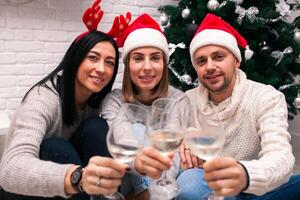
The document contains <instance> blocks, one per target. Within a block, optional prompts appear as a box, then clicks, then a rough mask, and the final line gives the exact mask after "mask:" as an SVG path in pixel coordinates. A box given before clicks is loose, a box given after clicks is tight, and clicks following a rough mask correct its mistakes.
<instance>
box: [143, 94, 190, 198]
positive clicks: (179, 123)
mask: <svg viewBox="0 0 300 200" xmlns="http://www.w3.org/2000/svg"><path fill="white" fill-rule="evenodd" d="M183 113H184V112H181V109H180V106H179V104H178V103H177V102H176V101H175V100H174V99H170V98H160V99H157V100H155V101H154V102H153V104H152V109H151V113H150V116H149V120H148V124H147V125H148V126H147V128H148V129H147V136H148V140H149V142H150V145H151V146H153V147H154V148H155V149H157V150H158V151H160V152H161V153H162V154H165V155H166V156H167V155H168V154H169V153H171V152H174V151H176V150H177V149H178V147H179V145H180V144H181V142H182V140H183V133H184V128H185V127H184V114H183ZM186 119H187V118H186ZM186 121H187V120H186ZM149 192H150V193H151V196H154V195H155V196H156V197H157V196H160V198H163V199H172V198H174V197H176V196H177V195H178V193H179V187H178V185H177V183H176V180H175V179H174V178H172V177H169V176H167V173H166V171H164V172H163V174H162V177H161V178H160V179H159V180H158V181H152V182H151V184H150V187H149Z"/></svg>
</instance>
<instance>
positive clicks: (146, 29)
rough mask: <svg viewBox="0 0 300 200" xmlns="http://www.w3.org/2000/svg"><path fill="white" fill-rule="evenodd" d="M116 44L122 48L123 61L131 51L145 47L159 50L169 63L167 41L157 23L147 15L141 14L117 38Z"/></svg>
mask: <svg viewBox="0 0 300 200" xmlns="http://www.w3.org/2000/svg"><path fill="white" fill-rule="evenodd" d="M116 42H117V44H118V46H119V47H123V53H122V58H123V61H124V60H125V58H126V56H127V55H128V53H130V52H131V51H132V50H133V49H136V48H138V47H145V46H149V47H156V48H159V49H161V50H162V51H163V53H164V54H165V57H166V60H167V62H168V61H169V47H168V42H167V39H166V37H165V35H164V34H163V32H162V30H161V29H160V27H159V25H158V23H157V22H156V21H155V20H154V19H153V18H152V17H150V16H149V15H148V14H142V15H140V16H139V17H138V18H136V19H135V20H134V21H133V22H132V23H131V24H130V25H129V26H128V27H127V28H126V30H125V31H124V32H123V34H122V35H121V36H119V37H117V39H116Z"/></svg>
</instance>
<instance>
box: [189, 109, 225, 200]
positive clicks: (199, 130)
mask: <svg viewBox="0 0 300 200" xmlns="http://www.w3.org/2000/svg"><path fill="white" fill-rule="evenodd" d="M208 106H209V107H210V110H211V113H210V115H209V116H207V115H205V116H201V115H199V113H200V112H198V111H194V112H191V113H192V114H191V118H190V120H192V121H194V122H192V124H193V126H194V127H189V128H188V129H187V131H186V134H185V142H186V144H187V146H188V147H189V148H190V149H191V151H192V152H193V153H194V154H195V155H196V156H198V157H199V158H201V159H203V160H206V161H207V160H211V159H213V158H214V157H216V156H217V155H218V153H219V152H220V151H221V150H222V149H223V146H224V143H225V129H224V126H223V124H222V122H221V121H220V119H219V117H218V114H217V112H216V110H215V106H214V105H212V104H208ZM222 199H224V198H223V197H220V196H217V195H215V194H214V193H211V194H210V195H209V196H208V200H222Z"/></svg>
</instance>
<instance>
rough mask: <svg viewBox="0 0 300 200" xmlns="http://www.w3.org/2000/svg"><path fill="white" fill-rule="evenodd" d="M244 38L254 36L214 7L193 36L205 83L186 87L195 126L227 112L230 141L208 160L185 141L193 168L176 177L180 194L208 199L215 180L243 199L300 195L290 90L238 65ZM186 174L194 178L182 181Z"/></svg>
mask: <svg viewBox="0 0 300 200" xmlns="http://www.w3.org/2000/svg"><path fill="white" fill-rule="evenodd" d="M238 46H240V47H241V48H246V51H245V52H247V53H248V51H249V49H248V46H247V41H246V40H245V39H244V38H243V37H242V36H241V35H240V34H239V33H238V32H237V31H236V30H235V29H234V28H233V27H232V26H231V25H229V24H228V23H226V22H225V21H223V20H222V19H221V18H220V17H218V16H215V15H213V14H208V15H207V16H206V17H205V19H204V20H203V22H202V23H201V25H200V26H199V28H198V30H197V32H196V33H195V35H194V38H193V40H192V41H191V44H190V56H191V60H192V63H193V66H194V68H195V70H196V72H197V75H198V78H199V81H200V83H201V84H200V85H199V86H198V87H197V88H194V89H192V90H189V91H187V93H186V94H187V95H188V97H189V99H190V103H191V110H192V112H194V115H193V117H194V120H195V125H194V126H195V127H197V125H198V124H200V123H201V122H203V121H204V120H207V119H209V120H207V121H209V122H210V123H216V120H220V121H221V123H222V124H223V126H224V134H225V144H224V146H223V148H222V150H221V151H220V152H219V153H218V155H217V156H216V157H215V158H213V159H209V160H207V161H204V160H201V159H199V158H197V159H195V158H196V157H195V156H194V155H193V152H192V149H190V147H191V146H188V145H187V144H183V145H182V147H181V148H180V154H181V164H182V167H183V168H185V169H188V170H185V171H184V172H183V173H181V175H180V176H179V177H178V179H177V181H178V183H179V185H180V187H181V193H180V194H179V196H178V199H184V200H190V199H193V200H194V199H201V198H203V197H204V196H207V195H208V193H210V192H211V191H210V190H209V189H208V188H210V189H212V190H214V192H215V194H217V195H218V196H236V199H255V200H258V199H272V200H275V199H300V176H292V177H291V175H292V172H293V167H294V162H295V158H294V156H293V154H292V148H291V145H290V134H289V133H288V131H287V128H288V122H287V104H286V101H285V97H284V95H283V94H282V93H281V92H279V91H278V90H276V89H275V88H273V87H272V86H270V85H264V84H261V83H258V82H254V81H251V80H249V79H247V77H246V74H245V73H244V72H243V71H242V70H240V69H239V67H240V63H241V61H242V56H241V52H240V49H239V47H238ZM215 112H216V113H217V118H216V117H215ZM221 134H223V133H221ZM199 166H200V167H199ZM194 167H195V168H194ZM187 178H188V180H189V182H188V183H187V182H186V181H183V180H187ZM207 186H208V187H207Z"/></svg>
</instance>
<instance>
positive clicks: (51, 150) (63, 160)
mask: <svg viewBox="0 0 300 200" xmlns="http://www.w3.org/2000/svg"><path fill="white" fill-rule="evenodd" d="M39 157H40V159H41V160H49V161H53V162H56V163H60V164H70V163H72V164H76V165H80V164H81V161H80V158H79V156H78V153H77V151H76V150H75V148H74V147H73V146H72V144H71V143H70V142H68V141H67V140H65V139H63V138H59V137H51V138H46V139H44V140H43V141H42V144H41V145H40V155H39Z"/></svg>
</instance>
